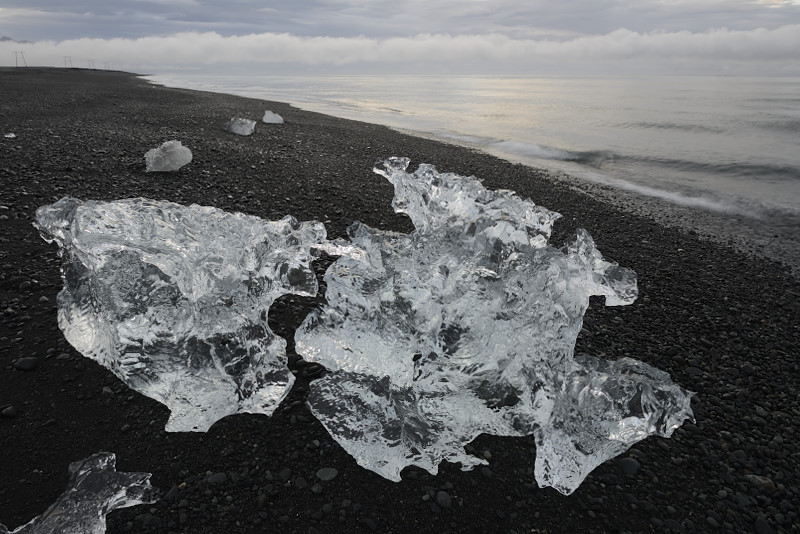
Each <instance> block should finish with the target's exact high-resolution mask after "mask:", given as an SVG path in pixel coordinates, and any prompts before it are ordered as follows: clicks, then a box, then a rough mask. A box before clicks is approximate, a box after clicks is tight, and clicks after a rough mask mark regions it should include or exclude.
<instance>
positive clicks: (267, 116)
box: [261, 110, 283, 124]
mask: <svg viewBox="0 0 800 534" xmlns="http://www.w3.org/2000/svg"><path fill="white" fill-rule="evenodd" d="M261 121H262V122H266V123H267V124H283V117H281V116H280V115H278V114H277V113H273V112H272V111H269V110H267V111H265V112H264V118H263V119H261Z"/></svg>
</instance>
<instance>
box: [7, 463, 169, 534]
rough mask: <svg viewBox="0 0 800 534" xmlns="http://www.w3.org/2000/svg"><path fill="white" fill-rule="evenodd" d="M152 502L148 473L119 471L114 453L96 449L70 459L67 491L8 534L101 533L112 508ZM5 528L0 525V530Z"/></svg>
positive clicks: (152, 495)
mask: <svg viewBox="0 0 800 534" xmlns="http://www.w3.org/2000/svg"><path fill="white" fill-rule="evenodd" d="M154 502H156V499H155V496H154V490H153V487H152V486H150V473H120V472H118V471H117V469H116V457H115V456H114V454H113V453H110V452H99V453H97V454H93V455H92V456H90V457H89V458H86V459H85V460H81V461H78V462H73V463H71V464H70V465H69V483H68V485H67V489H66V491H64V493H62V494H61V496H60V497H59V498H58V499H57V500H56V502H54V503H53V504H52V505H51V506H50V507H49V508H48V509H47V510H45V512H44V513H43V514H42V515H39V516H36V517H34V518H33V519H31V520H30V521H29V522H28V523H26V524H24V525H22V526H20V527H19V528H17V529H15V530H13V531H12V533H11V534H103V533H104V532H105V531H106V515H107V514H108V513H109V512H111V511H112V510H117V509H119V508H128V507H130V506H136V505H137V504H151V503H154ZM7 532H8V530H7V529H6V528H5V527H4V526H3V525H0V534H4V533H7Z"/></svg>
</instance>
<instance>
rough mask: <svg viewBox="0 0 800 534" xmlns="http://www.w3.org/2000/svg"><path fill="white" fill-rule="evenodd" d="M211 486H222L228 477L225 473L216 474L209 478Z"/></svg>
mask: <svg viewBox="0 0 800 534" xmlns="http://www.w3.org/2000/svg"><path fill="white" fill-rule="evenodd" d="M206 480H207V481H208V483H209V484H222V483H223V482H225V481H227V480H228V475H226V474H225V473H214V474H213V475H211V476H209V477H208V478H207V479H206Z"/></svg>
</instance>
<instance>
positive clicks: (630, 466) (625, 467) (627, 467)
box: [614, 458, 642, 476]
mask: <svg viewBox="0 0 800 534" xmlns="http://www.w3.org/2000/svg"><path fill="white" fill-rule="evenodd" d="M614 463H615V464H616V465H617V468H618V469H619V470H620V471H622V472H623V473H624V474H626V475H628V476H634V475H635V474H636V473H638V472H639V469H641V467H642V466H641V464H640V463H639V462H638V461H636V460H635V459H634V458H620V459H619V460H617V461H616V462H614Z"/></svg>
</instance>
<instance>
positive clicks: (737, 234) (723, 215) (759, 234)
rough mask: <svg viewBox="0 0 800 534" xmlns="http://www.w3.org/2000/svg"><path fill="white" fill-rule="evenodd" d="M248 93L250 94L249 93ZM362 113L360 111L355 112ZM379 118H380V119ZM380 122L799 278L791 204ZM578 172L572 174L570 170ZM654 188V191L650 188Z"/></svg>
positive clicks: (799, 245) (799, 251) (306, 106)
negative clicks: (629, 175) (649, 181)
mask: <svg viewBox="0 0 800 534" xmlns="http://www.w3.org/2000/svg"><path fill="white" fill-rule="evenodd" d="M159 76H160V75H144V76H143V79H145V80H146V81H148V82H149V83H151V84H154V85H160V86H163V87H171V88H185V89H189V90H200V91H212V92H213V91H219V90H220V87H216V86H218V85H219V84H218V83H217V84H212V86H210V87H208V88H204V87H202V85H203V84H202V83H201V84H198V86H197V87H192V84H191V83H189V84H188V85H184V86H181V85H180V84H177V85H175V84H174V83H175V82H173V84H169V83H167V84H166V85H164V84H163V83H162V81H157V80H156V79H157V78H158V77H159ZM248 93H249V94H248ZM255 93H256V91H253V90H249V91H242V92H241V93H240V94H237V92H236V91H233V92H226V93H224V94H228V95H231V96H242V97H244V98H259V97H258V96H257V95H256V94H255ZM286 103H287V104H289V105H291V106H293V107H296V108H298V109H301V110H304V111H310V112H319V113H323V114H326V113H329V114H330V115H331V116H334V117H337V118H342V119H346V120H361V119H358V118H357V117H354V116H353V115H354V114H353V113H337V111H336V110H335V109H333V108H331V106H326V105H324V104H323V105H317V104H315V103H313V102H307V101H305V102H304V101H296V102H295V101H286ZM356 115H357V114H356ZM376 120H377V119H376ZM370 124H375V125H378V126H386V127H388V128H391V129H393V130H395V131H397V132H399V133H401V134H404V135H410V136H416V137H421V138H424V139H429V140H431V141H435V142H439V143H445V144H451V145H455V146H458V147H464V148H468V149H471V150H477V151H479V152H482V153H484V154H488V155H490V156H494V157H497V158H500V159H502V160H504V161H507V162H510V163H519V164H522V165H525V166H528V167H530V168H532V169H533V170H534V171H537V172H539V173H546V174H547V175H548V179H550V180H551V181H554V182H558V183H561V184H567V185H568V186H569V187H571V188H572V189H573V190H575V191H578V192H581V193H583V194H585V195H587V196H589V197H592V198H596V199H597V200H600V201H601V202H604V203H609V204H613V205H615V206H617V207H619V208H621V209H623V210H625V211H628V212H630V213H633V214H636V215H644V216H646V217H648V218H650V219H652V220H654V221H656V222H657V223H659V224H663V225H667V226H673V227H676V228H679V229H681V230H683V231H690V232H694V233H697V234H699V235H701V236H703V237H704V238H705V239H707V240H710V241H713V242H716V243H720V244H723V245H733V246H734V247H736V248H737V249H738V250H740V251H742V252H745V253H747V254H752V255H755V256H757V257H760V258H767V259H770V260H773V261H777V262H779V263H783V264H785V265H787V266H788V267H789V268H790V269H791V270H792V272H793V273H794V275H795V276H796V277H800V232H798V230H799V229H800V226H798V225H800V219H798V217H797V213H795V212H793V211H791V210H788V208H783V209H781V208H778V207H773V209H770V210H765V207H764V206H758V205H753V206H752V210H753V212H752V213H748V212H746V211H745V208H744V207H743V206H744V205H742V206H740V205H734V204H719V203H718V202H719V201H715V200H714V199H712V198H710V197H704V196H702V195H701V196H699V197H693V196H682V195H678V199H677V200H676V201H672V200H670V198H672V197H674V195H675V193H673V192H671V191H669V190H666V189H665V190H660V189H652V188H648V187H647V186H644V185H642V184H635V183H632V182H627V181H624V180H621V179H617V178H614V177H613V176H610V175H609V176H602V175H598V174H597V171H596V170H593V169H592V168H571V169H566V170H565V169H563V168H562V167H563V165H559V162H552V161H549V160H536V159H532V158H526V157H525V156H522V155H518V154H517V155H515V154H513V153H509V152H503V151H498V150H496V149H492V147H491V145H489V146H484V145H481V144H476V143H473V142H470V141H469V140H466V138H468V137H469V135H470V134H469V132H466V133H464V136H465V139H464V140H462V139H459V137H458V136H446V135H439V134H437V133H436V132H434V131H423V130H419V131H418V130H413V129H410V128H408V127H400V126H393V125H392V124H389V123H385V124H384V123H381V122H370ZM572 171H574V173H572V174H571V172H572ZM648 189H649V190H648ZM703 202H711V204H712V205H713V206H716V207H711V208H707V207H703V206H702V203H703ZM697 203H700V204H699V205H698V204H697Z"/></svg>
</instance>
